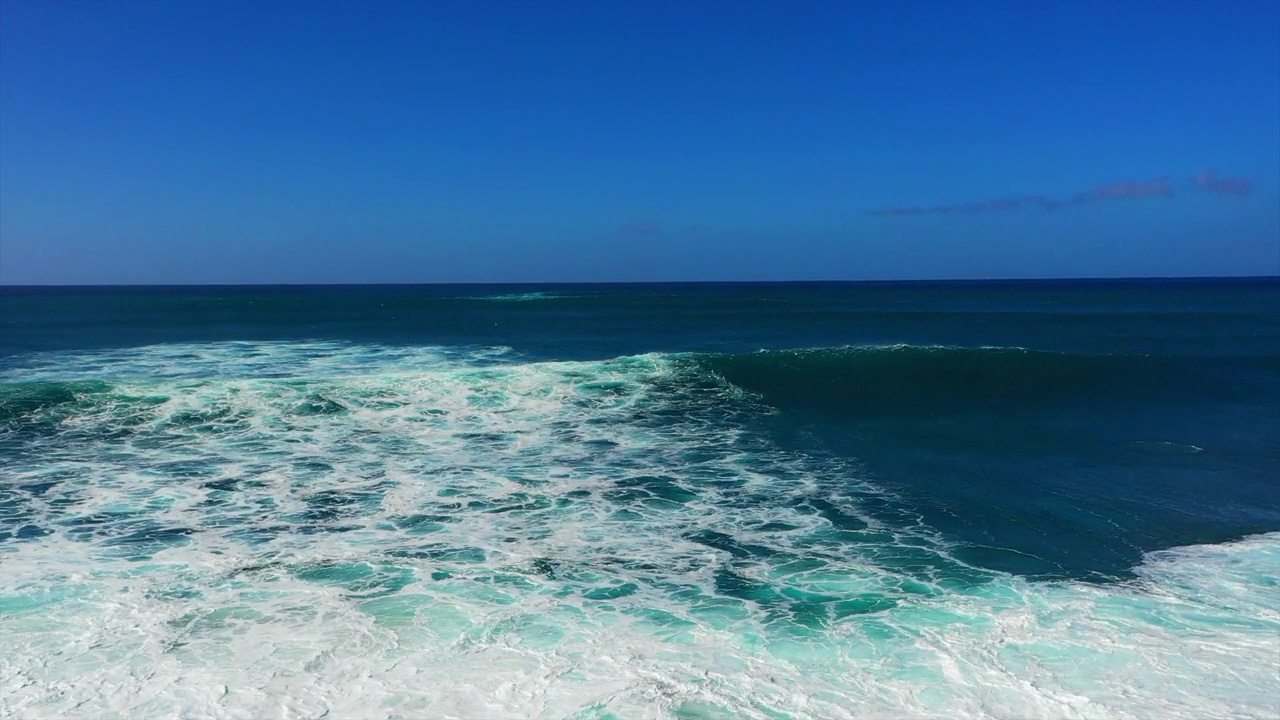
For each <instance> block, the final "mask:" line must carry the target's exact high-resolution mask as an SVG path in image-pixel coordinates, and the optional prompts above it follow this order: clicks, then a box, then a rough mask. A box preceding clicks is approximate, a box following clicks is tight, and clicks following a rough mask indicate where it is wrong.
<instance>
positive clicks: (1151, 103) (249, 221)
mask: <svg viewBox="0 0 1280 720" xmlns="http://www.w3.org/2000/svg"><path fill="white" fill-rule="evenodd" d="M1276 273H1280V3H1270V2H1233V1H1231V0H1224V1H1222V2H1206V1H1203V0H1150V1H1146V2H1122V1H1117V2H1085V1H1073V2H1035V3H1026V2H1008V3H984V2H974V3H951V2H941V1H939V2H901V3H899V2H865V3H864V2H832V3H782V2H771V3H751V2H746V3H712V2H704V3H683V2H679V3H678V2H670V3H667V2H551V1H547V2H503V3H498V2H493V3H485V2H407V1H406V2H385V3H355V2H352V3H333V2H283V1H281V2H270V3H250V2H244V3H235V2H229V1H228V2H213V1H201V0H191V1H184V2H162V1H160V0H153V1H151V2H127V3H113V2H107V1H105V0H91V1H87V2H65V1H62V2H59V1H49V0H4V2H2V3H0V282H4V283H70V284H74V283H206V282H231V283H236V282H250V283H255V282H268V283H271V282H275V283H288V282H441V281H459V282H469V281H477V282H486V281H494V282H506V281H613V280H620V281H627V280H698V279H705V280H733V279H741V280H757V279H900V278H984V277H996V278H1004V277H1063V276H1138V275H1141V276H1146V275H1235V274H1249V275H1259V274H1276Z"/></svg>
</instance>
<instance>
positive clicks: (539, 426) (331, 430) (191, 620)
mask: <svg viewBox="0 0 1280 720" xmlns="http://www.w3.org/2000/svg"><path fill="white" fill-rule="evenodd" d="M1163 362H1164V361H1148V360H1138V359H1131V358H1120V359H1115V358H1101V359H1095V358H1086V357H1082V356H1081V357H1060V356H1054V355H1046V354H1044V353H1032V352H1027V351H1021V350H981V349H979V350H955V349H945V348H907V347H899V348H889V349H876V350H871V349H867V350H861V349H834V350H820V351H807V352H776V353H761V354H745V355H742V354H740V355H716V354H675V355H664V354H642V355H631V356H621V357H617V358H613V359H608V360H589V361H573V362H564V361H560V362H541V361H532V360H530V359H528V358H525V357H522V356H521V355H520V354H518V353H515V352H513V351H511V350H508V349H504V348H476V347H462V346H455V347H414V346H389V345H382V344H359V343H330V342H233V343H197V344H166V345H158V346H150V347H140V348H134V349H123V350H105V351H98V352H89V351H85V352H50V353H44V354H34V355H31V356H29V357H27V358H25V359H24V360H22V362H20V363H16V364H13V365H12V366H11V367H10V368H9V369H8V370H5V371H3V372H2V373H0V476H2V477H3V478H4V481H3V484H0V522H2V523H3V524H0V565H2V566H3V568H4V572H3V573H0V687H4V688H5V689H6V690H5V693H4V694H3V695H0V714H5V715H13V716H15V717H104V716H119V717H172V716H175V715H182V716H190V717H281V716H284V717H320V716H325V715H327V716H330V717H344V718H366V717H368V718H414V717H440V718H449V717H455V718H472V717H481V716H483V717H495V718H498V717H509V718H528V717H573V718H618V717H626V718H645V717H655V718H656V717H678V718H728V717H735V718H736V717H741V718H810V717H823V718H865V717H894V718H904V717H909V718H917V717H919V718H957V717H972V718H1005V717H1019V718H1023V717H1027V718H1032V717H1039V718H1064V717H1071V718H1131V717H1167V718H1206V717H1221V718H1226V717H1232V718H1271V717H1277V715H1278V714H1280V706H1277V705H1276V700H1275V698H1277V697H1280V687H1277V684H1278V683H1277V678H1276V675H1275V665H1274V661H1275V656H1276V652H1277V644H1276V640H1275V638H1277V637H1280V592H1277V588H1278V587H1280V533H1274V532H1273V533H1261V534H1256V535H1252V536H1250V537H1247V538H1243V539H1237V540H1235V541H1232V542H1223V543H1220V544H1213V545H1185V546H1179V547H1164V548H1163V549H1155V550H1152V551H1149V552H1145V553H1142V552H1141V551H1140V550H1138V551H1135V552H1136V556H1135V563H1134V564H1133V565H1132V566H1131V567H1130V568H1129V572H1128V574H1127V575H1126V576H1125V577H1117V578H1113V579H1111V580H1109V581H1107V582H1085V581H1083V580H1081V579H1075V578H1073V577H1072V574H1071V573H1065V574H1063V575H1061V576H1058V577H1053V578H1046V577H1039V576H1037V575H1036V574H1035V573H1021V572H1015V571H1009V570H1008V569H1007V568H1004V567H1002V566H1000V565H999V564H998V563H993V562H984V561H983V560H982V558H981V557H978V556H976V555H975V548H976V547H977V546H979V545H981V544H982V543H981V542H979V541H977V540H975V539H974V538H973V537H968V536H966V535H965V534H964V533H963V532H960V531H954V528H948V527H947V526H946V525H945V523H942V522H941V521H938V520H937V519H936V518H937V517H941V516H942V515H945V513H942V512H939V511H936V508H932V507H929V506H927V504H926V503H924V502H923V501H922V498H920V497H917V496H915V495H914V494H913V490H912V488H910V487H904V486H901V485H900V484H895V483H894V482H893V481H892V479H893V478H892V477H887V476H886V475H885V474H884V473H883V472H878V471H876V470H874V469H869V468H868V467H867V463H865V462H863V460H862V459H860V458H859V457H857V456H856V454H854V453H850V452H846V451H845V450H847V448H842V447H841V446H839V445H838V443H836V442H834V441H832V440H831V439H830V438H826V437H822V436H821V433H817V432H816V431H815V430H814V429H813V428H814V427H817V425H815V424H814V423H815V422H816V421H814V420H813V418H814V417H817V416H818V415H821V414H822V413H818V415H806V414H805V413H802V412H798V411H797V408H800V409H803V410H810V409H812V407H813V405H814V404H816V405H817V406H818V410H820V411H822V412H827V411H831V412H835V413H837V414H839V415H840V417H841V422H840V423H835V424H831V423H825V424H823V425H822V426H823V427H827V428H835V429H836V430H835V431H833V432H837V434H840V435H841V436H842V437H843V436H844V434H847V431H848V430H849V428H850V427H854V426H853V425H849V424H847V422H846V421H848V422H854V423H855V424H856V423H862V422H863V421H864V420H865V419H866V418H879V419H883V417H884V416H885V415H886V414H889V415H892V414H894V413H897V414H899V415H900V416H902V417H911V416H913V415H916V414H919V413H921V412H924V410H925V407H926V406H925V400H923V399H922V398H925V397H932V398H934V399H935V400H936V401H937V402H939V403H940V405H939V406H938V407H941V408H944V409H945V408H950V407H953V406H954V407H955V408H960V407H962V406H964V405H965V404H966V403H973V402H976V401H978V400H980V399H985V398H990V397H991V395H992V394H995V395H996V396H997V397H996V399H995V402H999V403H1004V404H1008V405H1012V404H1015V403H1016V402H1029V403H1031V404H1032V405H1042V404H1044V403H1046V402H1052V403H1063V402H1069V401H1071V402H1073V401H1074V400H1075V399H1077V398H1078V397H1079V395H1080V394H1081V393H1084V394H1086V396H1087V397H1088V398H1090V399H1091V401H1096V402H1102V401H1104V400H1107V399H1109V398H1113V397H1114V396H1116V395H1119V396H1121V397H1122V398H1123V397H1126V396H1125V395H1124V393H1126V392H1130V393H1144V392H1149V391H1150V390H1149V389H1147V388H1145V387H1144V385H1143V383H1144V382H1156V383H1158V384H1160V386H1161V387H1164V386H1166V385H1168V384H1169V383H1173V382H1180V381H1181V380H1182V379H1184V378H1185V377H1187V375H1186V373H1188V372H1191V371H1189V370H1187V369H1186V368H1185V367H1184V366H1183V365H1182V364H1179V363H1177V362H1172V363H1171V364H1169V365H1168V366H1167V367H1166V366H1165V365H1162V364H1161V363H1163ZM1263 362H1264V363H1265V362H1266V361H1265V360H1264V361H1263ZM1153 363H1154V364H1153ZM1134 364H1136V366H1137V367H1138V368H1139V369H1144V370H1145V375H1147V376H1148V377H1147V378H1146V379H1145V380H1144V379H1139V380H1138V381H1136V382H1135V383H1132V384H1130V383H1126V382H1125V381H1124V377H1126V376H1127V374H1128V373H1130V372H1131V366H1133V365H1134ZM1153 368H1154V370H1153ZM1263 370H1264V371H1266V368H1265V367H1263ZM1242 372H1244V373H1245V375H1248V373H1249V372H1252V371H1251V370H1249V369H1248V368H1245V369H1244V370H1242ZM1160 373H1164V374H1163V375H1161V374H1160ZM1192 375H1193V376H1194V373H1193V374H1192ZM1153 376H1154V378H1155V379H1154V380H1151V377H1153ZM1098 378H1102V380H1101V381H1100V382H1103V390H1101V391H1099V390H1097V389H1096V388H1095V386H1094V385H1092V384H1091V382H1092V381H1094V380H1098ZM1107 382H1110V385H1107V384H1106V383H1107ZM913 392H914V393H916V395H915V396H913V398H904V397H903V396H905V395H908V394H910V393H913ZM1090 393H1092V394H1090ZM895 397H896V398H898V399H899V400H900V401H901V404H897V405H895V403H894V402H893V401H894V398H895ZM1128 397H1133V396H1132V395H1130V396H1128ZM934 412H935V413H936V412H939V411H938V410H937V409H936V408H935V411H934ZM804 418H808V419H807V420H805V419H804ZM841 423H845V424H841ZM857 427H862V426H861V425H857ZM797 443H807V444H803V445H797ZM1152 443H1153V444H1154V443H1165V444H1166V445H1167V446H1169V447H1173V446H1174V445H1176V443H1174V442H1173V441H1166V440H1156V441H1152ZM1166 445H1158V444H1155V445H1153V446H1156V447H1161V448H1164V447H1166ZM1135 447H1137V448H1139V449H1138V450H1134V448H1135ZM1196 447H1197V449H1198V450H1203V452H1197V453H1195V454H1194V457H1195V458H1210V456H1212V455H1214V452H1215V449H1214V448H1209V449H1208V450H1206V449H1204V448H1201V447H1200V446H1196ZM1142 448H1143V446H1132V445H1124V446H1123V448H1122V450H1117V451H1118V452H1120V451H1123V452H1140V453H1145V454H1143V455H1142V457H1144V458H1148V457H1166V458H1175V459H1177V460H1178V461H1180V462H1181V461H1185V457H1184V455H1182V454H1176V453H1169V452H1163V451H1162V452H1160V453H1158V454H1153V453H1150V452H1147V451H1146V450H1145V449H1142ZM1211 459H1212V458H1210V460H1211ZM1210 460H1204V461H1205V462H1208V461H1210ZM1197 461H1200V460H1197ZM935 489H936V488H935ZM1005 492H1006V494H1007V493H1008V490H1007V488H1006V489H1005ZM953 509H954V508H953ZM1011 524H1014V525H1016V524H1017V521H1016V519H1015V520H1014V521H1011ZM988 542H989V543H994V542H995V541H994V540H989V541H988ZM1018 547H1021V546H1017V545H1016V544H1015V545H1012V546H1008V547H1005V548H1004V551H1005V552H1006V553H1010V552H1014V551H1016V550H1017V548H1018ZM1010 548H1012V550H1011V549H1010Z"/></svg>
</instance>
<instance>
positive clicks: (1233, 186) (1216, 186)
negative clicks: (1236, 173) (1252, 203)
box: [1191, 170, 1253, 197]
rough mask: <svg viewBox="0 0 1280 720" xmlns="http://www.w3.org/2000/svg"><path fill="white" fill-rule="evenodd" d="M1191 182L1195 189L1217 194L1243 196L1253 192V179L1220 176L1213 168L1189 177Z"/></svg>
mask: <svg viewBox="0 0 1280 720" xmlns="http://www.w3.org/2000/svg"><path fill="white" fill-rule="evenodd" d="M1191 184H1192V186H1194V187H1195V188H1196V189H1197V190H1208V191H1209V192H1213V193H1217V194H1219V195H1238V196H1240V197H1244V196H1246V195H1248V194H1249V193H1251V192H1253V181H1252V180H1250V179H1249V178H1220V177H1218V173H1216V172H1214V171H1213V170H1205V171H1204V172H1202V173H1198V174H1197V175H1196V176H1195V177H1193V178H1191Z"/></svg>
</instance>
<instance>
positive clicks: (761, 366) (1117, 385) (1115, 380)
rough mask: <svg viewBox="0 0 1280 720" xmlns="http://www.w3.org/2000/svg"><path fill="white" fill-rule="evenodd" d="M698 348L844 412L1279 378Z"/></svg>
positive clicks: (1235, 390)
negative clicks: (719, 351)
mask: <svg viewBox="0 0 1280 720" xmlns="http://www.w3.org/2000/svg"><path fill="white" fill-rule="evenodd" d="M695 357H696V362H697V363H698V364H699V365H700V366H701V367H703V368H705V369H706V370H707V371H710V372H712V373H714V374H716V375H718V376H720V377H722V378H723V379H724V380H726V381H727V382H729V383H731V384H733V385H735V386H737V387H739V388H741V389H743V390H746V391H749V392H752V393H755V394H757V395H759V396H761V397H762V398H763V399H764V400H765V401H766V402H768V403H770V404H772V405H775V406H781V407H788V408H791V407H797V406H800V407H803V408H804V409H806V410H813V411H826V412H836V413H841V414H846V413H856V414H867V415H879V414H913V413H927V412H939V411H956V410H1016V409H1019V408H1029V409H1036V408H1041V407H1044V406H1046V405H1052V404H1061V403H1090V404H1110V403H1122V402H1133V401H1148V402H1194V401H1199V400H1207V399H1219V400H1223V399H1238V398H1242V397H1252V396H1256V394H1257V393H1258V392H1271V393H1274V392H1275V387H1276V384H1277V382H1280V356H1265V357H1254V358H1214V357H1192V356H1174V355H1153V354H1105V355H1104V354H1096V355H1093V354H1076V353H1058V352H1047V351H1040V350H1029V349H1024V348H1015V347H978V348H971V347H937V346H935V347H930V346H917V345H895V346H884V347H841V348H817V349H807V350H785V351H779V350H764V351H759V352H755V353H747V354H735V355H718V354H709V355H699V356H695Z"/></svg>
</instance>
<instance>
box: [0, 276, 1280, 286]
mask: <svg viewBox="0 0 1280 720" xmlns="http://www.w3.org/2000/svg"><path fill="white" fill-rule="evenodd" d="M1251 280H1252V281H1257V280H1280V272H1277V273H1270V274H1265V275H1080V276H1065V277H1034V276H1027V277H1010V278H876V279H858V280H851V279H803V280H800V279H797V280H776V279H775V280H527V281H526V280H501V281H422V282H282V283H261V282H198V283H39V282H36V283H0V289H3V290H8V289H21V288H49V289H76V288H84V289H114V288H252V287H259V288H260V287H276V288H288V287H296V288H321V287H335V288H342V287H348V288H350V287H437V286H439V287H447V286H465V285H489V286H518V285H524V286H528V285H540V286H547V285H579V286H581V285H595V286H608V285H804V284H811V285H835V284H841V285H888V284H894V285H904V284H920V285H923V284H971V285H972V284H1016V283H1072V282H1099V283H1107V282H1116V283H1119V282H1134V281H1141V282H1161V281H1165V282H1195V281H1251Z"/></svg>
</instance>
